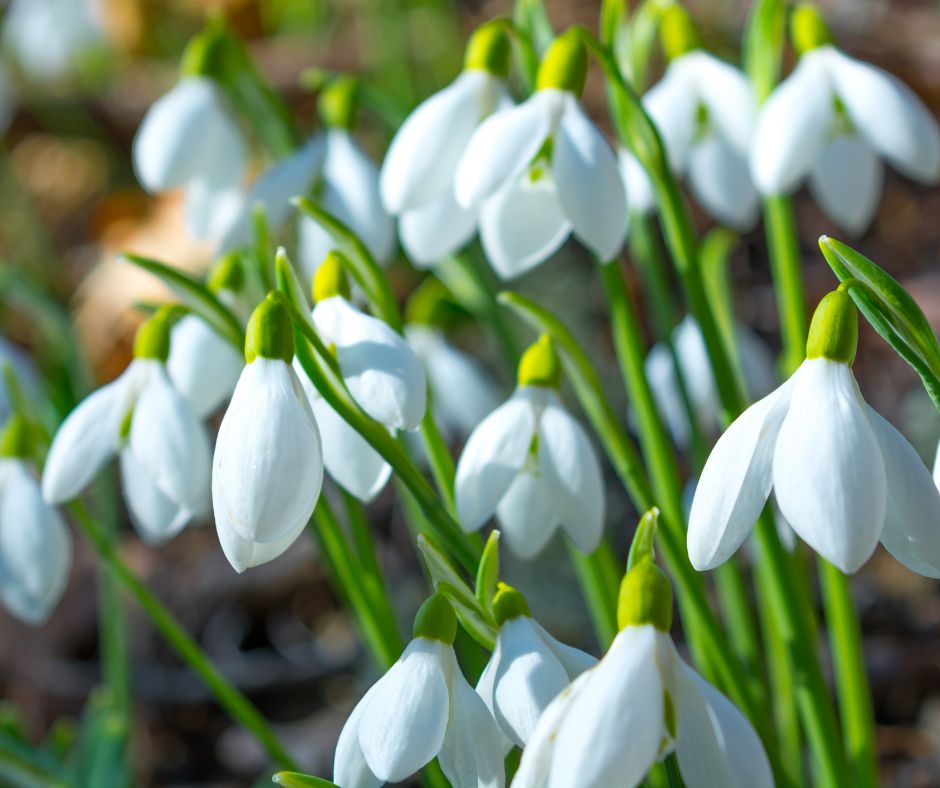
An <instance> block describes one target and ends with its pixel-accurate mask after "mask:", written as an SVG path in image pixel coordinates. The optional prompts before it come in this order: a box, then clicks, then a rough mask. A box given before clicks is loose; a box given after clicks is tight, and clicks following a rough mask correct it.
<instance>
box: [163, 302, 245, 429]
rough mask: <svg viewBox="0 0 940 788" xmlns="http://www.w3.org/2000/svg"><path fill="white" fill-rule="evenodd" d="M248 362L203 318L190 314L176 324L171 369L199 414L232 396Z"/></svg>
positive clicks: (207, 412)
mask: <svg viewBox="0 0 940 788" xmlns="http://www.w3.org/2000/svg"><path fill="white" fill-rule="evenodd" d="M244 366H245V358H244V356H243V355H242V354H241V353H239V352H238V351H237V350H236V349H235V348H234V347H232V344H231V343H230V342H227V341H226V340H224V339H223V338H222V337H220V336H219V335H218V334H217V333H216V332H215V331H214V330H213V329H212V328H211V327H210V326H209V325H208V324H207V323H206V321H205V320H203V319H202V318H200V317H197V316H196V315H186V316H184V317H183V318H181V319H180V321H179V322H178V323H176V325H174V326H173V329H172V331H171V332H170V357H169V358H168V359H167V362H166V368H167V372H169V374H170V378H171V379H172V381H173V385H174V386H175V387H176V388H177V389H178V390H179V391H180V392H181V393H182V394H183V396H184V397H186V399H187V400H189V403H190V405H191V406H192V408H193V411H194V412H195V414H196V415H197V416H198V417H199V418H205V417H206V416H208V415H210V414H211V413H214V412H215V411H216V410H217V409H218V408H219V406H220V405H221V404H222V403H223V402H225V401H226V400H227V399H228V398H229V397H231V396H232V392H233V391H234V390H235V384H236V383H237V382H238V376H239V375H240V374H241V371H242V368H243V367H244Z"/></svg>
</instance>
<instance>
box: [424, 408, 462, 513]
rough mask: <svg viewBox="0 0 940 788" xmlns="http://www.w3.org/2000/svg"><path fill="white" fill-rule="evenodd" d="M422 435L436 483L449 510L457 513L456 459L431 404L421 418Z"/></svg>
mask: <svg viewBox="0 0 940 788" xmlns="http://www.w3.org/2000/svg"><path fill="white" fill-rule="evenodd" d="M421 437H422V439H423V440H424V449H425V452H426V453H427V457H428V464H429V465H430V466H431V475H432V476H433V477H434V485H435V486H436V487H437V491H438V492H439V493H440V494H441V497H442V498H443V499H444V503H445V504H446V505H447V509H448V511H450V512H451V514H455V513H456V511H457V507H456V504H455V502H454V477H455V475H456V471H455V469H454V460H453V458H452V457H451V456H450V449H449V448H448V447H447V442H446V441H445V440H444V436H443V435H441V431H440V429H439V428H438V426H437V422H436V421H435V420H434V409H433V408H432V407H431V406H430V404H429V405H428V409H427V411H425V414H424V418H423V419H422V420H421Z"/></svg>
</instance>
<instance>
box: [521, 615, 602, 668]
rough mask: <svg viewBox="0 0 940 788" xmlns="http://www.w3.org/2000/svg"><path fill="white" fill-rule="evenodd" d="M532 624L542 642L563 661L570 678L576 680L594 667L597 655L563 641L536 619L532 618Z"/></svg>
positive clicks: (562, 663)
mask: <svg viewBox="0 0 940 788" xmlns="http://www.w3.org/2000/svg"><path fill="white" fill-rule="evenodd" d="M532 626H533V627H535V631H536V632H537V633H538V635H539V637H540V638H542V642H543V643H545V645H546V646H548V647H549V648H550V649H551V650H552V653H553V654H554V655H555V656H556V657H557V658H558V661H559V662H561V666H562V667H563V668H564V669H565V671H566V672H567V673H568V678H569V679H570V680H574V679H575V678H577V677H578V676H580V675H581V674H582V673H583V672H584V671H586V670H587V669H588V668H593V667H594V666H595V665H596V664H597V657H595V656H594V655H593V654H588V653H587V652H585V651H581V649H579V648H574V647H573V646H569V645H567V644H566V643H562V642H561V641H560V640H558V639H557V638H555V637H553V636H552V635H551V634H550V633H549V632H548V630H546V629H545V627H543V626H542V625H541V624H540V623H539V622H538V621H536V620H535V619H532Z"/></svg>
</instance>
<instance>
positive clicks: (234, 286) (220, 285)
mask: <svg viewBox="0 0 940 788" xmlns="http://www.w3.org/2000/svg"><path fill="white" fill-rule="evenodd" d="M206 286H207V287H208V288H209V290H210V291H211V292H213V293H219V292H221V291H222V290H229V291H231V292H233V293H240V292H241V290H242V288H243V287H244V286H245V268H244V266H243V265H242V258H241V255H240V254H239V253H238V252H229V253H228V254H227V255H225V256H224V257H220V258H219V259H218V260H217V261H216V263H215V265H213V266H212V270H211V271H210V272H209V278H208V279H207V280H206Z"/></svg>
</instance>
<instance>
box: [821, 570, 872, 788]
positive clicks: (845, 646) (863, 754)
mask: <svg viewBox="0 0 940 788" xmlns="http://www.w3.org/2000/svg"><path fill="white" fill-rule="evenodd" d="M817 564H818V567H819V582H820V588H821V590H822V596H823V603H824V605H825V609H826V621H827V622H828V624H829V648H830V649H831V651H832V661H833V666H834V668H835V676H836V691H837V693H838V696H839V711H840V712H841V718H842V735H843V737H844V739H845V749H846V754H847V757H848V760H849V772H850V774H851V776H852V779H851V783H852V785H855V786H858V788H874V786H877V785H878V758H877V747H876V745H875V719H874V713H873V711H872V703H871V694H870V692H869V690H868V687H869V683H868V675H867V672H866V670H865V654H864V650H863V648H862V630H861V627H860V626H859V621H858V615H857V614H856V612H855V605H854V602H853V600H852V587H851V582H850V580H849V578H847V577H846V576H845V575H844V574H842V572H841V571H840V570H839V569H837V568H836V567H834V566H833V565H832V564H830V563H829V562H828V561H826V560H824V559H823V558H819V559H818V561H817Z"/></svg>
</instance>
